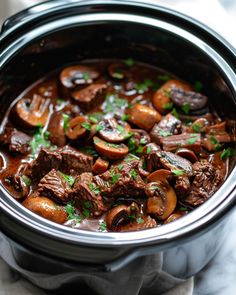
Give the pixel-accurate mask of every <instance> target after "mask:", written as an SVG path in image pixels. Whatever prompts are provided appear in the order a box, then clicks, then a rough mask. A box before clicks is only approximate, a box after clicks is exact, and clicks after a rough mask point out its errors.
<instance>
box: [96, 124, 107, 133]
mask: <svg viewBox="0 0 236 295" xmlns="http://www.w3.org/2000/svg"><path fill="white" fill-rule="evenodd" d="M104 128H105V127H104V126H103V125H97V126H96V127H95V130H96V131H97V132H99V131H101V130H103V129H104Z"/></svg>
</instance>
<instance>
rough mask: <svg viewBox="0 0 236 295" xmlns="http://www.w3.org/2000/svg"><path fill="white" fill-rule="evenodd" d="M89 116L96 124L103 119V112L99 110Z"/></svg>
mask: <svg viewBox="0 0 236 295" xmlns="http://www.w3.org/2000/svg"><path fill="white" fill-rule="evenodd" d="M88 118H89V120H90V121H91V122H92V123H94V124H96V123H98V122H100V121H101V120H102V118H103V114H102V113H99V112H97V113H93V114H90V115H88Z"/></svg>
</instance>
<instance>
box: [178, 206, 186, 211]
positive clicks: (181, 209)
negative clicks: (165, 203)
mask: <svg viewBox="0 0 236 295" xmlns="http://www.w3.org/2000/svg"><path fill="white" fill-rule="evenodd" d="M179 210H180V211H188V208H186V207H183V206H182V207H180V208H179Z"/></svg>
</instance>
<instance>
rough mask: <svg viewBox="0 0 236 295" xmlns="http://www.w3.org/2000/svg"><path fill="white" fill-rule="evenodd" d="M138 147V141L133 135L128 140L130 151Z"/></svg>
mask: <svg viewBox="0 0 236 295" xmlns="http://www.w3.org/2000/svg"><path fill="white" fill-rule="evenodd" d="M135 147H136V141H135V139H134V138H133V137H131V138H130V139H129V141H128V148H129V151H133V150H134V149H135Z"/></svg>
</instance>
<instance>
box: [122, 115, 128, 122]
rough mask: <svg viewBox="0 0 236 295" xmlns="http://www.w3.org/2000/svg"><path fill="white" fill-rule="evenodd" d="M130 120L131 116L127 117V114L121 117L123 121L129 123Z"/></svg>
mask: <svg viewBox="0 0 236 295" xmlns="http://www.w3.org/2000/svg"><path fill="white" fill-rule="evenodd" d="M128 119H129V115H126V114H123V115H122V117H121V120H122V121H128Z"/></svg>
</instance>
